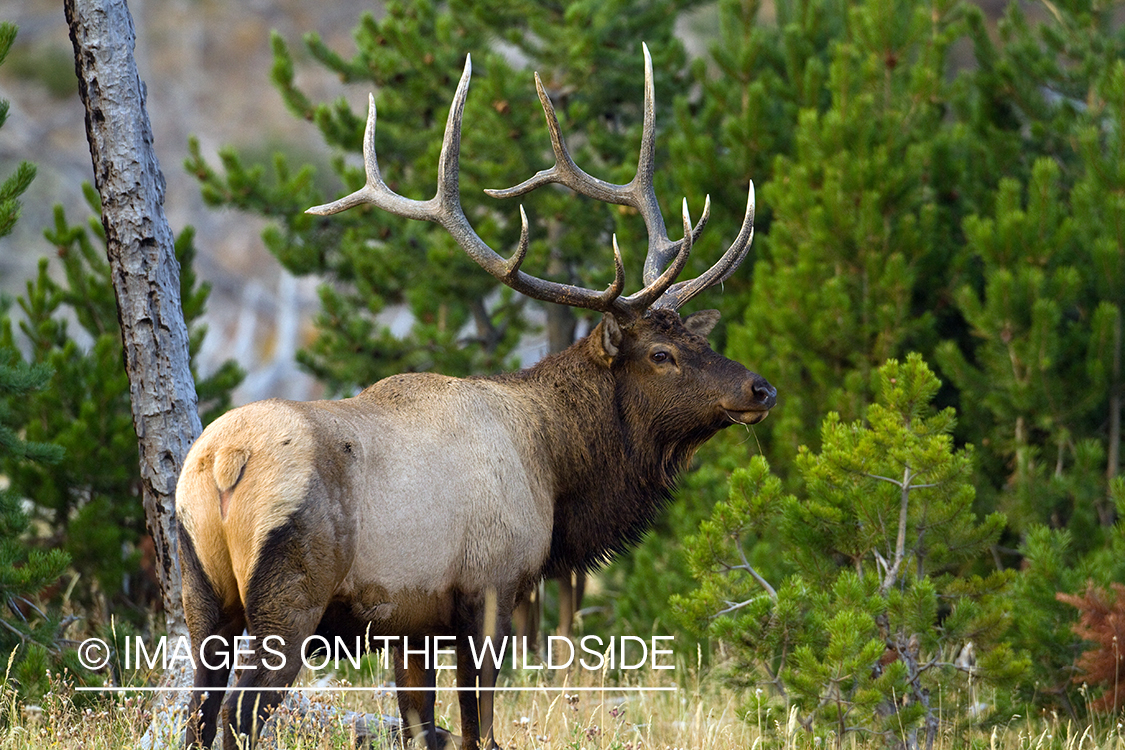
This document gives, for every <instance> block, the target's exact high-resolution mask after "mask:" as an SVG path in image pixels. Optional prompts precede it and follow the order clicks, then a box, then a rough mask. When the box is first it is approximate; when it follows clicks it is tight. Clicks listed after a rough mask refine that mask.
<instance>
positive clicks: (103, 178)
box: [64, 0, 202, 634]
mask: <svg viewBox="0 0 1125 750" xmlns="http://www.w3.org/2000/svg"><path fill="white" fill-rule="evenodd" d="M64 5H65V9H66V17H67V23H68V24H69V26H70V36H71V40H72V41H73V43H74V55H75V68H76V72H77V74H78V81H79V89H80V93H81V97H82V101H83V103H84V104H85V106H86V137H87V139H88V140H89V143H90V155H91V158H92V160H93V165H94V182H95V185H96V187H97V190H98V194H99V195H100V196H101V201H102V224H103V225H104V227H105V234H106V247H107V253H108V255H109V262H110V266H111V268H112V273H113V284H114V291H115V293H116V295H117V307H118V317H119V319H120V321H121V337H122V341H123V344H124V348H125V369H126V371H127V372H128V375H129V391H130V396H131V398H132V408H133V425H134V427H135V428H136V431H137V439H138V441H139V444H140V457H141V465H140V472H141V484H142V488H143V493H144V494H143V502H144V508H145V518H146V520H147V524H148V529H149V532H150V533H151V534H152V536H153V539H154V540H155V542H156V556H157V572H158V574H159V577H160V585H161V588H162V590H163V594H164V607H165V612H166V616H167V619H168V626H169V632H170V633H174V634H178V633H176V631H181V632H186V631H183V606H182V604H181V602H180V570H179V565H178V562H177V557H176V537H175V529H174V527H173V525H172V514H173V513H174V511H175V489H176V479H177V477H178V476H179V473H180V467H181V466H182V465H183V461H184V457H185V456H186V455H187V451H188V448H189V447H190V446H191V444H192V442H193V441H194V440H195V438H197V437H198V436H199V433H200V432H201V430H202V427H201V425H200V421H199V414H198V411H197V409H196V395H195V382H194V380H193V379H192V376H191V368H190V361H189V355H188V332H187V325H186V324H185V323H184V316H183V310H182V308H181V305H180V267H179V263H178V262H177V261H176V255H175V248H174V237H173V235H172V230H171V228H170V227H169V226H168V220H167V218H166V217H165V215H164V176H163V175H162V174H161V172H160V165H159V164H158V163H157V160H156V154H155V152H154V151H153V146H152V127H151V126H150V124H149V119H148V114H147V112H146V111H145V89H144V84H143V83H142V82H141V80H140V77H139V75H138V74H137V67H136V63H135V61H134V60H133V46H134V42H135V32H134V30H133V21H132V18H131V17H130V15H129V10H128V8H127V7H126V5H125V2H124V0H66V2H65V3H64Z"/></svg>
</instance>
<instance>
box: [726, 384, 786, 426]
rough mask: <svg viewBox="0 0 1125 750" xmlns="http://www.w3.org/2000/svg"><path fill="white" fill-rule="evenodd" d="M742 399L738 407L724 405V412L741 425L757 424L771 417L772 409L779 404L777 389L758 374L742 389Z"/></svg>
mask: <svg viewBox="0 0 1125 750" xmlns="http://www.w3.org/2000/svg"><path fill="white" fill-rule="evenodd" d="M742 391H743V392H742V398H741V399H739V403H738V405H733V404H732V405H729V406H728V405H726V404H723V405H722V408H723V411H725V412H726V413H727V416H728V417H730V418H731V420H733V421H734V422H737V423H739V424H757V423H758V422H761V421H762V420H763V419H765V418H766V417H767V416H769V413H770V409H772V408H773V407H774V404H776V403H777V389H776V388H774V387H773V386H772V385H770V384H769V381H767V380H766V379H765V378H763V377H762V376H761V375H758V374H757V373H750V377H749V378H747V379H746V382H745V383H744V384H743V387H742Z"/></svg>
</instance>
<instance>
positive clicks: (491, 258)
mask: <svg viewBox="0 0 1125 750" xmlns="http://www.w3.org/2000/svg"><path fill="white" fill-rule="evenodd" d="M644 56H645V112H644V127H643V132H642V137H641V154H640V159H639V161H638V165H637V173H636V175H635V176H634V177H633V179H632V181H630V182H629V184H627V185H614V184H612V183H608V182H604V181H602V180H599V179H597V178H595V177H591V176H590V175H589V174H587V173H586V172H584V171H583V170H582V169H581V168H579V167H578V166H577V165H576V164H575V163H574V161H573V160H572V159H571V158H570V154H569V152H568V151H567V149H566V144H565V143H564V142H563V139H562V135H561V133H560V128H559V123H558V118H557V117H556V116H555V110H554V106H553V105H552V104H551V100H550V97H548V96H547V93H546V91H545V90H544V89H543V83H542V81H541V80H540V79H539V75H538V74H536V75H535V85H536V88H537V89H538V91H539V100H540V102H542V104H543V111H544V113H545V114H546V117H547V127H548V130H549V131H550V135H551V143H552V145H553V148H554V152H555V159H556V163H555V166H554V167H552V168H551V169H549V170H544V171H542V172H539V173H538V174H536V175H535V176H534V177H532V178H531V179H529V180H527V181H525V182H523V183H521V184H520V185H517V186H515V187H513V188H508V189H507V190H486V191H485V192H486V193H487V194H488V195H490V196H492V197H495V198H507V197H514V196H518V195H524V194H525V193H528V192H530V191H532V190H534V189H535V188H537V187H539V186H540V185H544V184H547V183H552V182H555V183H560V184H563V185H566V186H567V187H569V188H571V189H572V190H574V191H576V192H578V193H580V194H582V195H586V196H588V197H591V198H594V199H596V200H600V201H602V202H605V203H616V204H620V205H626V206H631V207H633V208H636V209H637V211H638V212H639V213H640V214H641V216H642V217H643V218H644V222H645V228H646V230H647V231H648V235H649V251H648V255H647V257H646V260H645V267H644V277H643V278H644V283H645V287H644V288H643V289H641V290H640V291H639V292H636V293H635V294H632V295H630V296H628V297H624V298H623V297H621V293H622V291H623V290H624V288H625V270H624V265H623V263H622V261H621V252H620V250H619V249H618V247H617V238H616V237H614V239H613V253H614V279H613V282H612V283H611V284H610V285H609V287H607V288H606V290H605V291H603V292H598V291H595V290H592V289H585V288H583V287H577V286H573V285H571V284H562V283H559V282H554V281H548V280H545V279H540V278H537V277H534V276H531V275H529V274H526V273H524V272H523V271H521V270H520V265H521V264H522V263H523V261H524V258H525V256H526V255H527V248H528V242H529V240H528V224H527V214H526V213H525V212H524V210H523V206H520V221H521V228H520V241H519V245H518V246H517V248H516V251H515V253H514V254H513V255H512V257H511V258H510V259H508V260H505V259H504V258H503V257H501V256H500V255H499V254H497V253H496V251H494V250H493V249H492V248H490V247H489V246H488V245H487V244H486V243H485V242H484V241H483V240H482V239H481V238H480V237H479V236H478V235H477V233H476V232H475V231H474V230H473V228H472V226H471V225H470V224H469V221H468V219H467V218H466V217H465V213H464V211H463V209H462V208H461V202H460V196H459V193H458V172H459V156H460V150H461V119H462V116H463V114H464V109H465V99H466V97H467V96H468V91H469V79H470V78H471V76H472V58H471V57H468V56H466V58H465V71H464V72H463V73H462V74H461V81H460V83H458V85H457V93H456V94H455V95H454V97H453V104H452V106H451V107H450V110H449V119H448V120H447V121H446V125H445V137H444V139H443V141H442V147H441V157H440V158H439V161H438V180H437V192H436V194H435V195H434V197H433V198H431V199H430V200H426V201H420V200H413V199H410V198H404V197H403V196H401V195H399V194H397V193H395V192H394V191H392V190H391V189H390V188H389V187H387V184H386V183H385V182H384V181H383V178H382V176H381V175H380V173H379V162H378V160H377V158H376V155H375V119H376V116H375V97H374V96H370V97H369V112H368V116H367V127H366V130H365V131H364V144H363V158H364V164H365V167H366V172H367V184H366V185H364V186H363V187H362V188H360V189H359V190H357V191H355V192H354V193H352V194H351V195H347V196H345V197H343V198H341V199H339V200H337V201H335V202H333V203H328V204H325V205H322V206H314V207H313V208H310V209H308V210H307V213H310V214H318V215H326V214H334V213H337V212H339V211H343V210H345V209H348V208H351V207H353V206H357V205H360V204H364V203H370V204H373V205H375V206H377V207H379V208H381V209H383V210H384V211H388V212H390V213H393V214H395V215H397V216H402V217H405V218H409V219H421V220H424V221H431V222H434V223H435V224H439V225H441V226H442V227H444V228H445V230H446V231H447V232H449V233H450V235H452V236H453V238H454V239H455V240H456V241H457V244H458V245H460V246H461V248H462V249H463V250H464V251H465V252H466V253H467V254H468V255H469V257H471V258H472V259H473V260H474V261H475V262H476V263H477V264H478V265H480V266H481V267H482V268H484V269H485V270H486V271H488V272H489V273H490V274H491V275H492V276H493V277H495V278H496V279H497V280H499V281H501V282H503V283H504V284H507V285H508V286H510V287H511V288H512V289H514V290H516V291H517V292H520V293H522V294H525V295H527V296H529V297H532V298H534V299H538V300H543V301H546V302H556V303H558V304H562V305H569V306H571V307H582V308H586V309H590V310H596V311H599V312H613V313H615V314H618V315H621V316H623V317H624V318H626V319H628V318H632V317H635V316H636V315H638V314H640V313H642V312H644V310H646V309H648V308H649V307H668V308H671V309H677V308H679V307H680V306H681V305H683V304H684V303H685V302H687V301H688V300H689V299H691V298H692V297H694V296H695V295H696V294H698V293H699V292H701V291H703V290H704V289H706V288H707V287H709V286H711V285H713V284H716V283H719V282H721V281H723V280H725V279H726V278H728V277H729V276H730V275H731V274H732V273H734V270H735V269H736V268H737V267H738V264H739V263H741V262H742V260H743V259H744V258H745V257H746V253H747V251H748V249H749V247H750V241H751V239H752V238H753V225H754V189H753V187H754V186H753V183H751V184H750V199H749V204H748V206H747V210H746V218H745V219H744V221H743V226H742V231H741V232H740V233H739V235H738V238H737V239H736V240H735V243H734V244H733V245H732V246H731V247H730V248H729V249H728V250H727V251H726V253H724V254H723V257H722V258H720V259H719V262H718V263H716V264H715V265H714V266H713V267H712V268H711V269H710V270H709V271H707V272H706V273H705V274H703V275H702V276H700V277H698V278H696V279H692V280H689V281H682V282H680V283H678V284H673V282H674V281H675V280H676V277H677V276H678V275H679V274H680V272H681V271H682V270H683V268H684V266H685V265H686V264H687V259H688V255H689V254H690V253H691V247H692V244H693V243H694V241H695V240H696V239H697V238H698V237H699V234H700V232H702V231H703V227H704V226H705V225H706V223H707V218H708V215H709V213H710V196H708V198H707V200H706V201H705V202H704V206H703V216H702V217H701V218H700V220H699V223H698V224H697V225H696V226H695V228H694V229H693V228H692V225H691V219H690V217H689V216H688V208H687V200H686V199H685V200H684V204H683V224H684V237H683V239H681V240H678V241H675V242H673V241H672V240H670V239H669V238H668V236H667V231H666V229H665V227H664V217H663V216H662V215H661V213H660V207H659V205H658V204H657V201H656V194H655V191H654V189H653V184H652V175H653V169H654V163H655V148H656V146H655V144H656V136H655V127H654V126H655V119H656V118H655V112H654V110H655V108H654V105H653V86H652V59H651V57H650V56H649V52H648V47H647V46H645V47H644ZM669 261H671V263H669ZM665 266H667V267H666V268H664V267H665ZM661 268H664V271H663V272H661V271H660V269H661Z"/></svg>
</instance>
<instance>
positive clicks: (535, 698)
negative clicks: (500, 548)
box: [0, 671, 1125, 750]
mask: <svg viewBox="0 0 1125 750" xmlns="http://www.w3.org/2000/svg"><path fill="white" fill-rule="evenodd" d="M677 674H678V675H679V676H680V677H683V675H684V672H678V673H677ZM554 676H555V677H560V675H554ZM565 678H566V679H568V680H572V681H574V682H571V683H566V684H564V683H562V682H561V681H560V683H559V686H561V687H564V689H563V690H558V691H550V692H547V691H527V692H507V693H502V694H500V695H499V697H498V700H497V715H496V727H497V736H498V738H499V740H500V742H501V744H502V746H503V747H505V748H513V750H553V749H556V748H557V749H559V750H640V749H642V748H645V749H649V748H651V749H653V750H657V749H660V750H663V749H671V748H677V749H679V748H682V749H683V750H729V749H737V750H742V749H744V748H745V749H747V750H756V749H758V748H762V749H763V750H765V749H766V748H776V749H778V750H791V749H792V750H803V749H805V748H809V749H814V748H817V749H819V748H832V747H835V740H834V738H833V737H831V736H826V735H824V734H823V733H822V734H820V736H816V735H813V734H809V733H807V732H805V731H804V730H802V729H801V728H800V725H799V724H798V723H797V722H796V717H795V716H794V715H786V713H785V711H784V709H783V708H782V709H779V710H776V711H775V710H770V711H763V712H762V713H761V714H758V715H752V716H746V717H743V712H742V711H741V710H740V706H742V705H745V703H744V702H742V701H741V700H740V697H739V696H737V695H735V694H732V693H730V692H729V691H725V690H722V689H719V688H717V687H715V686H713V685H711V684H709V683H708V682H706V681H704V682H700V681H697V680H695V679H693V678H689V679H687V680H680V682H679V683H678V684H677V683H676V682H675V681H674V678H673V676H671V675H669V674H668V673H667V672H662V673H654V672H648V671H645V672H638V673H634V674H633V676H631V677H627V678H626V680H625V682H624V683H622V685H620V686H623V687H631V688H637V687H648V688H651V687H676V690H674V691H636V690H634V691H630V692H619V691H615V690H613V689H612V686H608V687H606V688H605V689H604V691H603V690H602V689H600V688H602V685H601V684H600V681H601V676H600V675H599V674H597V673H594V674H592V675H591V674H590V673H585V672H571V673H569V674H568V675H566V676H565ZM560 679H561V678H560ZM334 684H340V685H343V686H347V685H348V683H347V682H346V681H340V682H339V683H334ZM448 684H451V678H449V677H448V676H445V677H443V679H442V680H440V681H439V685H448ZM505 684H507V685H516V686H531V685H520V684H519V683H517V682H512V681H507V682H506V683H505ZM534 684H537V683H535V682H532V685H534ZM579 687H580V688H584V690H581V691H579V690H576V689H574V688H579ZM0 694H2V702H0V750H6V749H7V748H13V750H15V749H16V748H20V749H22V748H32V749H38V748H75V749H82V750H102V749H103V748H105V749H106V750H110V749H114V750H116V748H122V747H135V746H136V745H137V743H138V742H139V740H140V738H141V736H142V735H143V734H144V731H145V729H146V728H147V727H148V722H149V719H150V714H149V712H148V704H149V700H150V699H151V694H136V695H120V694H119V695H99V696H94V697H92V698H91V696H90V694H88V693H77V692H75V691H74V689H73V686H71V685H69V684H68V681H67V680H66V679H65V676H56V678H55V679H54V680H53V682H52V690H51V691H50V692H49V693H48V694H47V695H45V696H44V698H43V700H42V701H40V703H39V704H38V705H35V706H32V705H27V704H24V703H21V702H20V701H18V700H17V699H16V697H15V694H14V692H13V691H12V690H11V689H10V687H8V686H6V685H5V686H3V687H0ZM456 695H457V694H456V693H454V692H451V691H443V692H440V693H439V695H438V706H437V713H438V716H439V723H440V724H442V725H443V726H446V727H450V728H452V729H454V730H456V728H457V726H458V717H457V713H458V712H457V697H456ZM313 700H316V701H327V702H330V703H332V704H334V705H337V706H340V707H343V708H349V709H356V710H363V711H367V712H371V713H384V714H395V713H397V711H396V707H395V701H394V697H393V695H391V694H390V693H389V692H388V691H386V690H383V691H379V692H376V691H371V692H367V691H363V692H340V691H335V690H332V689H331V688H330V689H326V690H324V691H321V692H318V693H316V694H315V695H314V697H313ZM1119 721H1122V722H1125V720H1119V719H1117V718H1115V717H1113V716H1107V715H1101V716H1099V717H1098V718H1097V719H1096V720H1095V722H1094V723H1093V724H1092V725H1081V724H1074V723H1072V722H1066V721H1059V720H1057V719H1049V718H1035V719H1029V718H1026V717H1012V718H1011V719H1010V720H1008V721H1007V722H1005V723H1001V724H997V725H995V726H992V727H982V728H976V729H972V730H969V731H968V732H967V733H966V732H961V733H959V734H958V735H957V736H954V735H953V733H952V732H945V733H942V734H940V735H939V737H938V739H937V742H936V743H935V748H937V750H953V749H955V748H962V747H968V748H980V749H981V750H1047V749H1051V750H1056V749H1057V750H1094V749H1095V748H1097V749H1100V750H1125V730H1123V727H1122V723H1118V722H1119ZM279 729H280V732H279V736H280V737H281V740H280V742H279V745H278V746H280V747H283V748H289V749H291V750H336V749H340V750H344V749H345V748H352V747H354V746H355V745H354V739H353V736H352V733H351V731H350V730H349V728H348V727H347V726H343V725H337V726H330V727H323V726H316V727H309V726H306V725H302V722H300V721H299V720H297V719H294V718H286V719H285V720H284V721H283V722H282V725H281V726H280V727H279ZM885 746H886V745H885V744H884V743H883V742H882V741H881V740H880V739H877V738H876V739H872V738H865V737H863V736H861V735H858V734H854V735H849V736H848V737H847V738H846V741H845V742H844V747H845V748H849V749H857V750H865V749H866V748H872V750H874V749H875V748H882V747H885Z"/></svg>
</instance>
